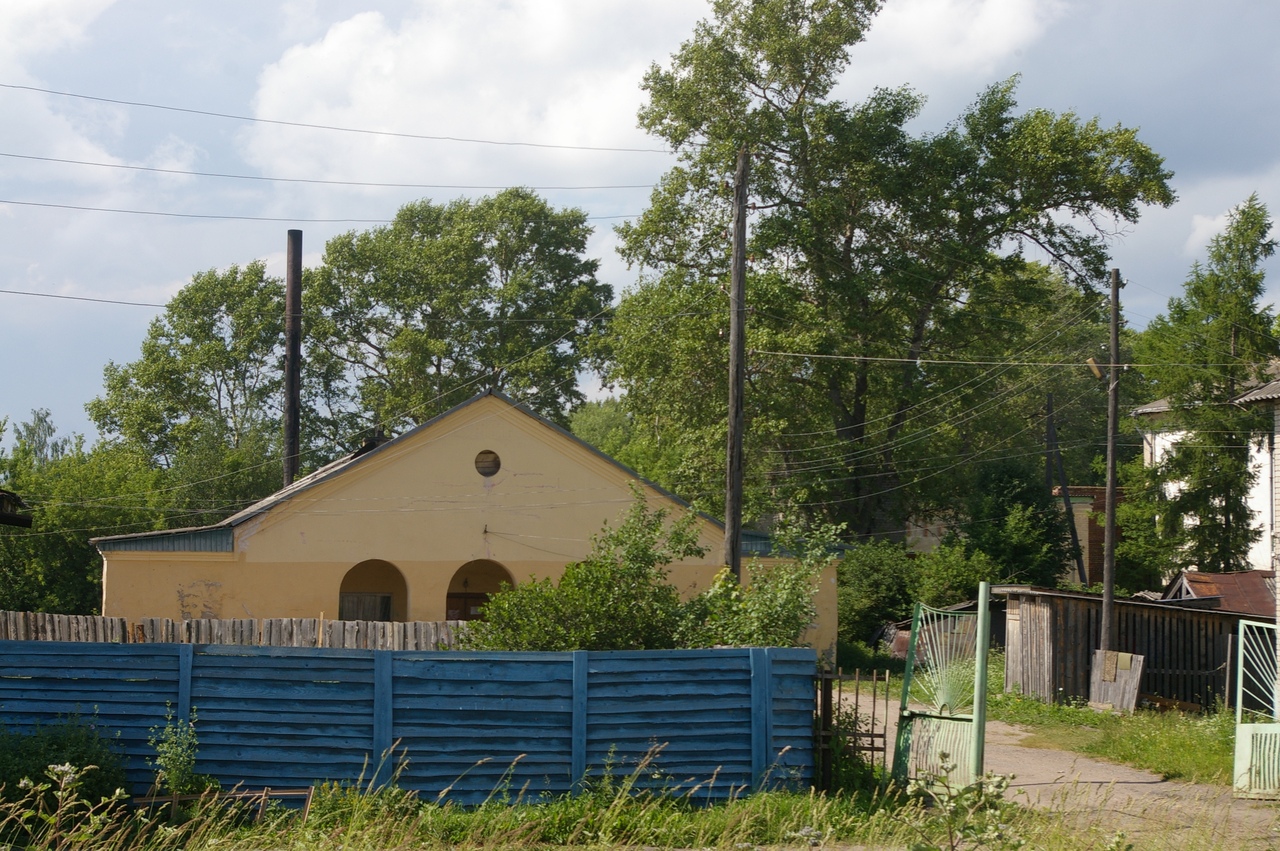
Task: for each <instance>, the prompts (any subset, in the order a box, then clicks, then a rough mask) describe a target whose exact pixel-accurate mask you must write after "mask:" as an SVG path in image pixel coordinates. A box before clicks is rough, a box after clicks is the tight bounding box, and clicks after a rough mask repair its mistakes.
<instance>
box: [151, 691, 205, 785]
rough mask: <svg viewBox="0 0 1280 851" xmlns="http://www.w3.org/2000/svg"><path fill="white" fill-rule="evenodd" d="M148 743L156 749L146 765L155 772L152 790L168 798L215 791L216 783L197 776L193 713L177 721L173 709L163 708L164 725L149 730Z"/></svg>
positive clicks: (196, 746)
mask: <svg viewBox="0 0 1280 851" xmlns="http://www.w3.org/2000/svg"><path fill="white" fill-rule="evenodd" d="M147 744H148V745H150V746H151V747H152V749H153V750H155V752H156V755H155V758H154V759H149V760H147V764H148V765H150V766H151V767H153V768H154V769H155V770H156V780H155V788H156V790H157V791H160V792H163V793H165V794H168V795H199V794H200V793H202V792H207V791H209V790H211V789H217V788H218V785H219V784H218V781H217V779H216V778H214V777H210V776H209V775H207V774H197V773H196V751H197V750H199V741H198V740H197V738H196V710H195V707H192V708H191V717H190V718H189V719H185V720H184V719H178V718H175V717H174V715H173V707H172V706H170V705H169V704H168V703H167V702H166V703H165V705H164V726H163V727H152V728H151V735H150V736H148V737H147Z"/></svg>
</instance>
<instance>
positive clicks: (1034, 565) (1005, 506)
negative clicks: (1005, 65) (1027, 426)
mask: <svg viewBox="0 0 1280 851" xmlns="http://www.w3.org/2000/svg"><path fill="white" fill-rule="evenodd" d="M958 514H959V515H960V516H959V518H958V522H957V523H956V524H955V525H954V526H953V527H952V529H953V535H954V536H955V542H956V543H958V544H960V545H961V546H963V548H964V550H965V551H966V552H967V553H969V554H977V553H982V554H984V555H985V556H987V557H988V558H990V559H991V561H992V562H994V563H995V565H997V566H998V570H997V571H995V572H994V575H990V576H988V577H987V578H988V579H989V580H991V581H996V580H1003V581H1006V582H1017V583H1023V584H1028V585H1038V586H1040V587H1043V588H1052V587H1054V586H1055V585H1057V584H1058V580H1059V578H1060V577H1061V575H1062V573H1063V571H1064V570H1065V569H1066V567H1067V565H1069V564H1071V563H1072V562H1073V559H1074V554H1073V553H1072V550H1071V546H1070V540H1069V538H1068V529H1067V517H1066V513H1065V512H1064V511H1063V510H1062V507H1061V504H1060V503H1057V502H1055V500H1054V498H1053V496H1052V495H1051V494H1050V491H1049V489H1048V488H1047V487H1045V486H1044V473H1043V471H1042V470H1036V469H1035V467H1034V465H1033V464H1031V463H1029V462H1027V461H1025V460H1023V459H1004V460H1000V461H992V462H988V463H986V464H983V465H981V466H980V467H979V469H978V471H977V475H976V476H975V477H974V479H973V483H972V485H971V490H970V491H969V493H968V494H966V498H965V501H964V503H963V507H962V508H961V510H960V511H959V512H958ZM989 573H990V572H989ZM973 587H974V588H976V587H977V585H976V583H975V584H974V586H973ZM957 602H958V601H957Z"/></svg>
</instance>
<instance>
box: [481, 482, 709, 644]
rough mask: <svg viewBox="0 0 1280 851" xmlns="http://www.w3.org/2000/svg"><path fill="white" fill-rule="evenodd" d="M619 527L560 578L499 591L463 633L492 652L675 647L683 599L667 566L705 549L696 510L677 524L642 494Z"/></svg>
mask: <svg viewBox="0 0 1280 851" xmlns="http://www.w3.org/2000/svg"><path fill="white" fill-rule="evenodd" d="M635 497H636V499H635V501H634V502H633V504H632V505H631V507H630V508H629V509H628V510H627V513H626V515H625V518H624V519H623V521H622V523H620V524H619V525H618V527H617V528H616V529H613V528H609V527H608V526H607V525H606V527H605V528H604V530H602V531H601V532H600V534H598V535H597V536H595V538H594V539H593V545H592V550H591V553H590V554H589V555H588V556H587V557H586V558H585V559H583V560H582V561H579V562H574V563H573V564H570V565H568V566H566V567H565V570H564V574H563V575H562V576H561V577H560V581H559V583H553V582H552V581H551V580H549V579H541V580H531V581H529V582H526V583H524V584H522V585H518V586H516V587H514V588H510V587H508V588H505V589H504V590H503V591H500V592H499V593H497V594H495V595H493V597H492V598H490V600H489V602H488V603H487V604H486V605H485V607H484V620H483V621H474V622H472V623H471V624H470V625H469V628H468V630H467V632H466V633H465V635H464V641H465V644H466V646H468V647H471V648H474V649H488V650H653V649H660V648H669V647H674V646H675V640H676V633H677V631H678V629H679V626H680V618H681V602H680V596H679V594H678V592H677V591H676V589H675V587H674V586H672V585H671V584H669V583H668V582H667V581H666V580H667V573H666V570H665V567H666V565H668V564H670V563H671V562H673V561H677V560H679V559H682V558H686V557H690V556H701V555H703V554H704V553H705V552H706V551H705V549H704V548H703V547H702V546H700V545H699V544H698V534H697V527H696V525H695V524H696V522H697V518H696V516H695V515H693V514H686V515H685V516H684V517H682V518H679V519H678V520H676V521H675V522H674V523H671V524H670V525H668V524H667V516H668V514H669V512H668V511H667V510H666V509H662V508H660V509H650V508H649V506H648V505H647V503H646V502H645V501H644V498H643V496H642V494H641V493H640V492H639V490H638V489H637V490H636V491H635Z"/></svg>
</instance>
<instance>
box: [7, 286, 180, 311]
mask: <svg viewBox="0 0 1280 851" xmlns="http://www.w3.org/2000/svg"><path fill="white" fill-rule="evenodd" d="M0 293H5V294H6V295H29V296H35V297H36V298H58V299H65V300H67V301H92V302H94V303H96V304H123V305H128V306H129V307H166V305H163V304H154V303H152V302H149V301H121V300H119V299H114V298H90V297H89V296H83V295H59V294H57V293H34V292H28V291H26V290H0Z"/></svg>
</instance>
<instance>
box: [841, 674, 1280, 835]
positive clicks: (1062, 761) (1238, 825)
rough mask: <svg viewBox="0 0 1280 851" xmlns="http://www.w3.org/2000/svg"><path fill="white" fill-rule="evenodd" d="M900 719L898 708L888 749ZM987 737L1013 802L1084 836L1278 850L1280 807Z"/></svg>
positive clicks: (1019, 737)
mask: <svg viewBox="0 0 1280 851" xmlns="http://www.w3.org/2000/svg"><path fill="white" fill-rule="evenodd" d="M847 702H848V701H847V699H846V703H847ZM864 709H865V707H864ZM896 713H897V705H896V702H895V703H894V704H893V705H892V706H891V707H890V712H889V719H888V721H889V723H888V727H889V730H888V734H889V741H890V743H892V741H893V738H894V733H895V730H896V720H897V716H896ZM986 733H987V738H986V746H985V750H986V760H985V761H986V770H987V771H989V772H993V773H995V774H1002V775H1006V776H1011V777H1012V778H1013V780H1012V782H1011V783H1010V786H1009V791H1008V796H1009V797H1010V798H1011V799H1012V800H1014V801H1017V802H1018V803H1021V804H1025V805H1027V806H1031V807H1035V808H1037V809H1044V810H1051V811H1053V812H1055V813H1059V814H1061V815H1062V817H1063V818H1064V819H1065V820H1069V821H1070V822H1071V823H1072V824H1074V825H1078V826H1079V827H1080V828H1081V829H1082V830H1083V829H1088V828H1097V829H1100V830H1101V831H1103V832H1105V833H1107V834H1111V833H1115V832H1117V831H1123V832H1124V833H1125V834H1126V836H1128V837H1129V838H1130V839H1140V838H1141V837H1143V836H1144V835H1150V834H1157V835H1159V836H1161V837H1164V838H1166V839H1169V838H1170V837H1172V841H1171V843H1170V844H1169V845H1167V847H1170V848H1177V849H1190V848H1223V849H1236V848H1240V849H1255V848H1256V849H1272V848H1280V802H1274V801H1250V800H1243V799H1239V798H1235V797H1234V796H1233V795H1232V793H1231V789H1229V788H1227V787H1225V786H1211V785H1207V784H1197V783H1183V782H1179V781H1176V780H1165V779H1163V778H1162V777H1160V775H1158V774H1153V773H1151V772H1149V771H1142V770H1140V769H1136V768H1130V767H1128V766H1124V765H1116V764H1114V763H1110V762H1104V761H1102V760H1097V759H1091V758H1089V757H1086V756H1082V755H1080V754H1077V753H1074V752H1072V751H1065V750H1055V749H1053V748H1044V747H1028V746H1026V745H1024V744H1023V742H1024V740H1026V739H1028V737H1029V735H1030V734H1029V733H1028V732H1027V731H1025V730H1022V729H1019V728H1017V727H1014V726H1012V725H1009V724H1005V723H1003V722H1001V721H988V722H987V727H986ZM890 755H892V754H890ZM1140 847H1143V846H1140Z"/></svg>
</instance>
